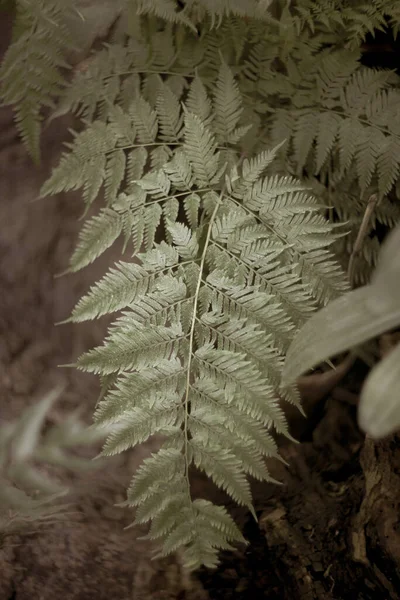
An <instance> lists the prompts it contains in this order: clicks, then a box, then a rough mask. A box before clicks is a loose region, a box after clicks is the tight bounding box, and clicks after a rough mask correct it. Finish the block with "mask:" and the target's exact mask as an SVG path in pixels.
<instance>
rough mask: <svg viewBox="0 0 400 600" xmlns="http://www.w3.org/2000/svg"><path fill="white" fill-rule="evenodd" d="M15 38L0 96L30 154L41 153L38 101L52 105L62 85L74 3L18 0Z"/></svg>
mask: <svg viewBox="0 0 400 600" xmlns="http://www.w3.org/2000/svg"><path fill="white" fill-rule="evenodd" d="M16 8H17V16H16V24H15V31H14V34H15V35H14V40H13V41H12V43H11V45H10V46H9V48H8V50H7V52H6V54H5V56H4V58H3V61H2V64H1V66H0V82H1V97H2V99H3V102H4V103H5V104H12V105H13V107H14V110H15V121H16V126H17V129H18V131H19V133H20V135H21V137H22V139H23V141H24V143H25V145H26V147H27V149H28V151H29V153H30V154H31V156H32V158H33V159H34V160H35V161H36V162H38V161H39V159H40V131H41V122H42V118H43V115H42V109H43V107H53V106H54V100H55V98H56V97H58V96H59V95H60V94H61V92H62V90H63V88H64V86H65V78H64V75H63V70H65V69H66V68H68V64H67V62H66V60H65V57H64V55H65V53H66V51H67V49H71V48H72V46H73V42H72V40H73V36H72V31H71V30H70V29H69V28H68V27H67V24H66V23H67V18H68V17H72V22H73V14H74V7H73V4H72V3H70V2H68V1H67V2H60V1H59V0H18V1H17V2H16Z"/></svg>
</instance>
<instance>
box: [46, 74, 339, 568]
mask: <svg viewBox="0 0 400 600" xmlns="http://www.w3.org/2000/svg"><path fill="white" fill-rule="evenodd" d="M164 85H165V84H162V85H161V87H160V91H159V94H160V95H159V96H158V97H157V99H156V101H155V104H153V105H151V104H150V103H149V102H148V101H146V100H145V99H144V98H143V97H142V96H140V95H138V96H137V98H136V100H135V101H134V102H135V104H134V108H129V109H128V110H127V111H123V109H122V108H121V111H122V112H121V121H122V120H123V121H124V122H126V126H125V127H124V129H123V130H122V129H120V128H119V126H118V125H116V124H115V122H113V123H112V122H111V117H109V118H108V119H107V121H106V122H102V121H94V122H93V123H92V124H89V125H88V129H87V130H86V131H85V132H83V133H81V134H79V135H78V136H77V137H76V139H75V142H74V143H73V144H72V146H71V151H70V153H69V154H66V155H65V156H64V158H63V159H62V161H61V164H60V166H59V167H57V168H56V169H55V171H54V173H53V175H52V177H51V179H50V181H49V182H48V184H46V186H45V188H44V193H52V192H54V191H56V190H59V189H61V188H63V187H65V186H68V185H70V175H69V173H70V170H71V168H72V166H74V167H75V168H77V165H78V162H79V163H80V165H81V174H80V175H76V176H75V181H74V186H80V187H82V188H83V190H84V191H85V177H86V175H85V173H84V169H85V164H86V161H90V160H96V161H97V160H98V156H108V154H112V153H113V152H116V151H120V150H122V148H123V152H127V153H131V152H133V153H137V152H139V150H140V152H142V154H141V155H140V156H139V155H137V154H135V156H136V157H137V158H138V159H139V163H138V164H139V166H138V169H137V171H136V173H135V179H134V180H131V181H126V175H125V176H124V178H121V180H123V181H126V183H127V184H128V185H129V186H130V190H129V194H125V193H123V194H120V195H119V196H118V198H117V200H116V202H115V203H114V204H112V206H111V207H110V208H104V209H102V211H101V212H100V214H99V215H98V216H97V217H94V218H92V219H89V221H87V223H86V225H85V226H84V228H83V230H82V233H81V238H80V244H79V245H78V247H77V250H76V252H75V254H74V256H73V258H72V262H71V269H72V270H76V269H78V268H80V267H81V266H83V265H84V264H87V263H89V262H90V261H91V260H93V259H94V258H95V257H96V256H97V255H98V254H99V252H100V251H101V249H103V250H105V249H106V248H107V247H108V246H109V244H110V243H112V241H113V240H114V239H115V238H116V237H117V236H119V235H120V234H121V233H122V232H123V231H124V227H125V231H126V234H127V235H129V229H127V228H126V225H125V221H124V219H125V218H126V214H128V213H129V214H130V215H131V218H130V220H129V223H130V227H131V229H130V237H131V241H133V247H134V254H135V258H134V260H133V261H132V262H121V263H119V264H118V265H117V266H116V267H113V268H112V269H111V270H110V271H109V272H108V273H107V274H106V275H105V276H104V277H103V278H102V280H100V281H99V282H98V283H97V284H95V285H94V286H93V287H92V288H91V289H90V290H89V292H88V294H87V295H86V296H84V297H83V298H82V299H81V300H80V301H79V303H78V304H77V305H76V307H75V309H74V311H73V313H72V316H71V320H72V321H75V322H79V321H84V320H90V319H96V318H98V317H100V316H102V315H105V314H109V313H112V312H117V311H122V312H120V315H119V316H118V317H117V319H116V320H115V321H114V323H113V324H112V325H111V327H110V329H109V332H108V336H107V338H106V340H105V342H104V344H103V345H102V346H99V347H98V348H95V349H93V350H90V351H89V352H87V353H85V354H84V355H83V356H81V357H80V358H79V360H78V363H77V364H78V367H79V368H80V369H81V370H84V371H87V372H91V373H97V374H99V375H101V376H102V377H109V376H112V378H113V381H114V384H113V385H112V386H111V387H109V388H108V391H107V392H106V393H105V395H104V397H103V398H102V399H101V400H100V402H99V404H98V407H97V410H96V414H95V421H96V423H97V426H98V427H100V428H101V427H103V426H105V425H106V426H108V425H110V424H112V426H113V432H112V433H111V434H110V435H109V437H108V439H107V442H106V444H105V446H104V449H103V453H104V454H106V455H109V454H115V453H119V452H122V451H124V450H126V449H128V448H131V447H133V446H135V445H137V444H140V443H142V442H144V441H145V440H146V439H148V438H149V437H151V436H154V435H155V434H157V435H161V436H162V437H163V439H164V440H165V441H164V444H163V446H162V448H161V449H160V451H159V452H157V453H154V454H153V455H152V456H151V457H150V458H149V459H147V460H146V461H145V462H144V463H143V465H142V467H141V468H140V469H139V470H138V472H137V473H136V475H135V477H134V479H133V482H132V485H131V487H130V489H129V491H128V503H129V504H130V505H132V506H136V507H137V513H136V522H138V523H145V522H147V521H151V527H150V530H149V537H151V538H152V539H156V540H158V541H159V543H160V544H161V553H162V555H165V554H168V553H170V552H173V551H174V550H176V549H177V548H183V553H184V557H185V562H186V564H187V565H188V566H189V567H191V568H195V567H197V566H199V565H200V564H206V565H207V566H210V567H212V566H215V565H216V564H217V557H218V550H219V549H221V548H230V547H231V543H232V542H238V541H243V538H242V535H241V534H240V532H239V530H238V529H237V526H236V525H235V523H234V522H233V520H232V519H231V517H230V516H229V515H228V513H227V512H226V510H225V509H223V508H222V507H217V506H214V505H212V504H210V503H208V502H205V501H203V500H202V501H198V500H196V501H193V500H192V498H191V494H190V468H191V466H192V465H194V466H196V467H197V468H198V469H200V470H202V471H204V472H205V473H206V474H207V475H208V477H210V479H211V480H212V481H213V482H214V483H215V484H216V485H217V486H219V487H221V488H222V489H224V490H225V491H226V492H227V493H228V494H229V495H230V496H231V497H232V498H233V499H234V500H235V501H236V502H238V503H239V504H241V505H244V506H246V507H248V508H249V510H251V511H253V508H252V498H251V491H250V485H249V481H248V479H247V477H248V476H251V477H254V478H257V479H260V480H271V476H270V475H269V472H268V468H267V464H266V462H265V458H266V457H277V456H278V451H277V446H276V444H275V442H274V440H273V438H272V436H271V432H270V430H271V429H272V428H274V429H275V430H276V431H278V432H280V433H283V434H284V435H287V436H289V432H288V426H287V423H286V420H285V417H284V413H283V411H282V408H281V406H280V399H281V398H283V397H284V398H286V400H288V401H290V402H292V403H294V404H298V403H299V398H298V394H297V392H296V390H295V388H291V389H289V390H285V391H283V390H281V388H280V374H281V370H282V365H283V356H284V352H285V349H286V348H287V347H288V345H289V344H290V341H291V339H292V337H293V335H294V332H295V331H297V329H298V327H299V326H300V325H301V324H302V323H303V322H304V321H305V320H306V319H307V317H308V316H309V314H310V313H312V312H313V311H314V310H315V309H316V308H317V306H318V305H319V304H321V303H323V302H326V301H327V299H328V298H330V297H334V296H335V295H337V294H340V293H341V291H342V290H344V289H346V283H345V279H344V277H343V274H342V273H341V271H340V269H339V267H338V265H337V264H336V263H335V261H334V260H333V256H332V255H331V253H330V251H329V247H330V246H331V244H332V243H333V242H334V241H335V239H336V237H337V236H336V235H335V234H334V231H333V228H332V227H331V226H330V225H329V224H328V223H327V222H326V221H325V220H324V218H323V217H322V216H321V215H320V207H319V205H318V202H317V200H316V199H315V197H313V196H312V195H310V194H309V193H307V191H306V190H305V189H304V187H303V186H302V185H301V184H300V183H299V181H297V180H296V179H294V178H292V177H277V176H270V175H268V174H266V172H267V169H268V167H269V165H270V163H271V162H272V161H273V159H274V157H275V155H276V151H277V149H274V150H272V151H263V152H261V153H260V154H258V155H256V156H254V157H253V158H249V159H244V160H243V161H242V162H241V161H240V159H239V155H238V153H237V152H236V150H235V149H234V148H233V147H232V148H231V153H232V156H234V157H235V165H234V167H233V168H231V167H230V166H228V164H227V163H226V162H225V161H224V157H225V152H226V149H227V148H228V147H229V136H230V134H231V133H232V131H234V130H235V129H236V128H237V126H238V123H239V119H242V116H241V111H242V107H241V104H240V96H239V93H238V88H237V84H236V82H235V80H234V78H233V75H232V73H231V71H230V70H229V68H228V67H227V65H226V64H225V63H222V65H221V67H220V70H219V73H217V87H216V91H215V93H214V102H215V104H214V105H213V103H212V101H211V100H210V98H209V95H208V92H207V91H206V88H205V87H204V86H202V85H201V84H200V82H199V79H198V78H194V80H193V82H192V84H191V88H190V90H189V93H188V96H187V98H188V102H187V105H186V106H185V105H183V106H181V105H180V104H178V102H177V99H176V97H175V96H174V95H173V93H171V92H169V91H167V90H166V87H163V86H164ZM197 90H198V91H199V95H197V96H196V94H195V91H197ZM160 98H162V100H160ZM199 99H201V100H200V102H199ZM224 106H227V107H228V109H229V110H228V112H227V114H226V115H224V114H223V107H224ZM167 107H168V110H166V109H167ZM213 107H215V108H213ZM192 110H193V111H194V112H192ZM210 115H213V116H214V118H213V119H211V118H209V117H210ZM122 117H123V119H122ZM128 120H130V123H131V125H130V124H129V123H128ZM132 124H133V125H132ZM127 130H129V131H130V138H131V139H130V142H129V143H127V139H126V137H127V136H126V135H125V133H126V131H127ZM133 132H134V133H133ZM132 134H133V136H134V137H132ZM96 136H97V137H96ZM92 139H94V140H96V143H95V144H93V143H92V146H91V147H92V151H91V153H90V152H89V150H88V148H89V141H91V140H92ZM159 140H163V141H159ZM164 140H165V142H164ZM219 140H220V142H223V143H224V144H225V146H224V147H223V148H221V147H219V146H218V143H219ZM157 144H160V145H161V146H163V145H164V144H165V145H166V146H168V148H169V158H168V159H167V160H166V161H165V162H164V164H162V165H157V167H155V168H152V166H151V160H150V161H149V160H148V156H149V155H150V156H151V152H152V151H153V148H154V147H157ZM145 148H146V149H147V150H148V153H149V154H148V153H147V152H146V153H145V154H143V152H144V151H145ZM104 163H105V159H103V163H102V164H104ZM128 163H129V159H128V160H126V161H124V165H125V168H127V165H128ZM145 163H146V167H145V171H143V165H144V164H145ZM121 164H122V161H121ZM132 168H134V167H132ZM97 176H98V175H97ZM98 177H99V176H98ZM101 177H104V174H102V175H101ZM119 180H120V176H119V177H118V181H119ZM91 185H92V187H93V185H94V183H93V181H92V180H91ZM146 215H148V217H146ZM157 231H160V232H163V238H164V240H165V241H162V242H158V241H157V237H156V234H157Z"/></svg>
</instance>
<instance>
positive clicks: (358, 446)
mask: <svg viewBox="0 0 400 600" xmlns="http://www.w3.org/2000/svg"><path fill="white" fill-rule="evenodd" d="M4 43H5V42H4V38H1V41H0V55H1V44H4ZM67 125H68V123H67V121H64V122H57V123H53V125H52V126H51V128H49V129H47V130H46V132H45V135H44V137H43V164H42V166H41V167H40V168H37V167H35V166H34V165H33V164H32V163H31V161H30V159H29V158H28V157H27V155H26V152H25V150H24V149H23V147H22V146H21V144H20V142H19V141H18V139H17V136H16V133H15V128H14V126H13V123H12V115H11V113H10V111H9V110H7V109H1V111H0V418H1V420H2V421H3V420H7V419H10V418H13V417H15V416H16V415H18V414H20V412H21V410H22V409H23V408H24V407H26V406H28V405H29V404H31V403H33V402H35V401H37V400H38V399H39V398H40V397H41V395H42V394H43V393H45V392H46V391H49V389H51V387H52V386H53V385H54V384H55V383H56V382H58V381H60V380H62V381H64V382H65V383H66V386H67V387H66V392H65V393H64V395H63V397H62V398H61V400H60V402H59V403H58V404H57V406H56V407H54V409H53V410H52V412H51V413H50V419H51V420H54V421H57V420H59V419H61V418H63V415H65V414H68V413H69V412H70V411H71V410H72V409H75V408H77V407H80V408H81V409H82V410H83V414H84V415H86V417H87V418H88V419H89V416H90V413H91V411H92V409H93V406H94V403H95V401H96V397H97V393H98V384H97V381H96V379H94V378H92V377H89V376H87V375H85V376H84V375H82V374H79V373H77V372H76V371H75V370H64V369H59V368H58V366H57V365H59V364H65V363H71V362H73V361H74V359H75V358H76V357H77V355H78V354H80V353H81V352H82V351H84V350H85V349H87V348H89V347H91V346H93V345H95V344H97V343H99V341H100V340H101V338H102V335H103V332H104V324H99V325H96V326H94V325H93V324H88V325H79V326H72V325H65V326H62V327H55V326H54V323H56V322H58V321H60V320H62V319H64V318H66V317H67V316H68V314H69V312H70V310H71V309H72V307H73V306H74V304H75V302H76V301H77V300H78V299H79V297H80V295H81V294H82V293H83V292H84V291H85V290H86V289H87V288H88V286H89V285H90V284H91V282H93V281H94V280H95V279H97V278H98V276H100V275H101V274H102V273H104V270H105V268H106V264H108V263H110V262H111V261H112V260H113V258H116V257H117V256H118V257H119V254H118V252H119V248H115V250H111V251H110V252H109V253H107V254H106V255H105V256H104V257H103V258H101V259H99V260H98V261H96V263H95V264H94V265H93V266H92V267H90V268H89V269H86V270H85V271H84V272H82V273H80V274H77V275H74V276H67V277H62V278H55V275H56V274H57V273H60V272H61V271H63V270H64V269H65V267H66V265H67V262H68V257H69V255H70V253H71V251H72V248H73V246H74V242H75V240H76V236H77V231H78V229H79V227H80V223H79V222H78V217H79V216H80V214H81V209H82V205H81V203H80V200H79V197H78V196H77V195H74V194H64V195H63V194H60V195H59V196H58V197H56V198H52V199H47V200H39V201H34V200H35V199H36V198H37V196H38V191H39V188H40V186H41V183H42V182H43V181H44V180H45V178H46V176H47V175H48V174H49V172H50V168H51V165H52V164H54V163H56V162H57V158H58V156H59V154H60V149H61V142H62V140H63V139H64V137H65V135H66V134H65V132H66V127H67ZM362 374H363V371H362V368H361V367H360V365H357V364H356V365H355V366H354V367H353V369H352V370H351V371H350V373H349V374H348V376H347V377H346V378H345V379H344V380H343V381H342V382H341V383H340V385H339V386H337V387H336V388H335V389H333V390H331V391H330V392H329V394H325V393H322V392H321V389H320V390H319V391H320V393H319V394H318V393H317V395H316V397H315V396H312V394H311V391H310V389H308V390H307V391H306V398H305V400H306V402H308V404H309V406H310V410H309V413H310V418H309V420H308V421H307V422H305V421H303V420H301V417H295V418H294V420H293V421H292V428H293V431H294V432H296V434H297V435H298V437H299V439H300V443H299V444H297V445H296V444H293V443H288V442H285V441H282V456H283V457H284V458H285V459H286V460H287V462H288V463H289V466H288V467H285V466H283V465H282V464H280V463H277V464H274V465H272V467H271V468H272V471H273V475H274V476H275V477H276V478H278V479H280V480H281V481H282V482H283V485H282V486H280V487H278V486H270V485H255V486H254V493H255V503H256V509H257V515H258V523H256V522H254V520H252V519H251V518H249V516H248V515H246V514H244V513H243V512H241V511H238V510H237V509H235V508H234V507H231V506H230V508H231V509H232V511H233V514H234V516H235V517H236V518H237V519H238V521H239V523H241V524H242V526H243V528H244V532H245V535H246V537H247V539H248V540H249V545H248V546H247V548H245V549H241V550H239V551H238V552H237V553H235V554H224V555H223V556H222V564H221V566H220V568H219V569H218V570H217V571H215V572H210V571H205V570H204V571H201V572H200V573H199V574H198V576H197V577H196V578H193V579H192V580H190V581H189V580H188V579H187V577H186V576H185V574H184V573H183V572H182V570H181V569H180V566H179V561H178V559H177V558H173V559H171V560H169V561H165V562H151V560H150V551H151V548H150V547H149V546H148V545H146V544H145V542H143V541H140V540H138V532H137V531H136V530H132V529H128V530H124V527H125V526H126V525H128V524H129V523H130V522H131V521H132V514H131V513H130V512H129V511H125V510H122V509H120V508H116V507H115V506H114V505H115V503H116V502H120V501H121V500H122V499H123V497H124V496H123V493H124V487H125V486H126V484H127V483H128V482H129V480H130V477H131V474H132V472H133V470H134V469H135V467H136V466H137V464H138V463H139V462H140V460H141V459H142V458H143V456H144V455H145V454H146V453H147V452H149V448H148V447H147V448H144V449H143V450H140V451H135V452H133V453H130V454H129V453H128V454H127V455H126V457H124V458H123V459H122V460H121V461H116V462H115V464H114V463H112V464H111V466H109V467H108V468H105V469H103V470H101V471H100V472H96V473H95V474H93V475H92V476H90V477H89V478H86V479H85V480H82V481H78V482H77V484H78V485H77V490H78V491H77V493H76V495H75V497H74V499H73V501H74V513H73V515H72V516H71V518H69V519H67V520H66V521H65V522H64V523H62V524H61V525H57V526H54V527H50V528H45V529H39V530H37V531H34V532H30V534H29V535H23V536H15V537H13V538H10V539H9V540H7V542H6V543H5V544H3V546H2V547H1V548H0V600H12V599H14V600H57V599H58V598H60V599H61V598H62V599H63V600H91V599H93V600H94V599H96V600H111V599H112V600H128V599H131V598H132V599H135V600H136V599H137V600H139V599H146V600H147V599H150V598H165V599H167V598H171V599H172V598H176V599H182V600H183V599H184V598H187V599H191V598H193V599H197V598H198V599H201V598H211V599H219V598H221V599H224V600H228V599H231V598H238V599H241V598H243V599H246V598H248V599H253V598H267V599H270V600H314V599H315V600H322V599H324V600H331V599H332V600H333V599H335V600H373V599H376V600H398V598H400V536H399V527H400V520H399V515H400V510H399V508H400V507H399V503H400V443H399V438H398V437H392V438H390V439H388V440H385V441H383V442H381V443H379V444H375V443H372V442H371V441H370V440H365V439H364V437H363V436H362V435H361V433H360V432H359V430H358V428H357V425H356V419H355V417H356V403H357V396H358V391H359V385H360V380H361V378H362ZM307 394H308V396H307ZM318 396H321V397H318ZM311 407H312V408H311ZM194 488H195V492H196V493H201V494H205V495H210V496H211V497H212V498H214V499H215V498H216V492H215V490H214V489H212V488H211V487H210V486H209V485H208V484H206V483H205V482H204V480H203V478H201V477H200V476H195V477H194Z"/></svg>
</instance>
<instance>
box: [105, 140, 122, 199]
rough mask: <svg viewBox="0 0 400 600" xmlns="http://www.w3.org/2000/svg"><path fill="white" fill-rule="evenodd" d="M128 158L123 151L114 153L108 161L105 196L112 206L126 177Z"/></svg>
mask: <svg viewBox="0 0 400 600" xmlns="http://www.w3.org/2000/svg"><path fill="white" fill-rule="evenodd" d="M125 169H126V157H125V153H124V151H123V150H116V151H115V152H112V153H111V154H110V155H109V157H108V160H107V164H106V173H105V195H106V200H107V202H108V203H109V204H112V202H114V200H115V199H116V197H117V195H118V190H119V188H120V186H121V183H122V181H123V179H124V177H125Z"/></svg>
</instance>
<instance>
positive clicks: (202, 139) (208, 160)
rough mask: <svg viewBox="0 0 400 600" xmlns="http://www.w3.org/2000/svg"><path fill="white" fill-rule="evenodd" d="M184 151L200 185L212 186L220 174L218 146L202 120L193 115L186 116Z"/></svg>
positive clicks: (187, 114)
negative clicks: (218, 173)
mask: <svg viewBox="0 0 400 600" xmlns="http://www.w3.org/2000/svg"><path fill="white" fill-rule="evenodd" d="M184 149H185V152H186V155H187V157H188V159H189V161H190V162H191V164H192V168H193V173H194V175H195V177H196V180H197V183H198V185H199V186H207V185H212V184H213V183H214V180H215V176H216V174H217V172H218V153H217V152H216V150H217V144H216V141H215V138H214V136H213V135H212V134H211V133H210V131H209V130H208V129H207V128H206V126H205V125H204V123H203V122H202V121H201V119H200V118H199V117H198V116H197V115H194V114H191V113H186V115H185V145H184Z"/></svg>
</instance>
